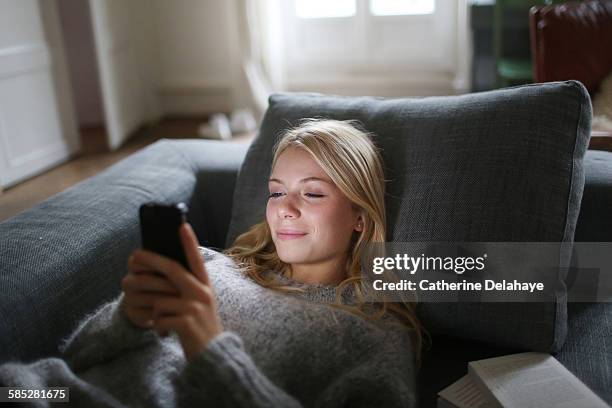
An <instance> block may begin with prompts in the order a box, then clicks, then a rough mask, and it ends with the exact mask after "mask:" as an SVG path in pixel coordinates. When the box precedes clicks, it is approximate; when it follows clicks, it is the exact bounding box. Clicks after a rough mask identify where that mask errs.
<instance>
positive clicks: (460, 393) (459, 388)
mask: <svg viewBox="0 0 612 408" xmlns="http://www.w3.org/2000/svg"><path fill="white" fill-rule="evenodd" d="M438 396H439V397H440V398H442V399H444V400H446V401H448V402H450V403H451V404H452V406H454V407H457V408H493V407H496V406H497V404H489V403H488V402H487V399H486V398H485V396H484V395H483V394H482V392H480V389H479V388H478V386H477V385H476V384H474V381H472V378H471V377H470V376H469V375H464V376H463V377H461V378H460V379H459V380H458V381H456V382H454V383H453V384H451V385H449V386H448V387H446V388H445V389H443V390H442V391H440V392H439V393H438ZM438 407H439V405H438Z"/></svg>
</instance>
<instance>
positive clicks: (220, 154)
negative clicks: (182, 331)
mask: <svg viewBox="0 0 612 408" xmlns="http://www.w3.org/2000/svg"><path fill="white" fill-rule="evenodd" d="M247 148H248V146H246V145H242V144H235V143H227V142H220V141H207V140H166V139H163V140H160V141H158V142H156V143H154V144H152V145H150V146H148V147H146V148H144V149H142V150H140V151H138V152H136V153H134V154H132V155H131V156H129V157H127V158H125V159H123V160H122V161H120V162H118V163H116V164H115V165H113V166H111V167H110V168H108V169H106V170H104V171H103V172H101V173H99V174H97V175H95V176H93V177H90V178H88V179H86V180H84V181H82V182H80V183H78V184H77V185H75V186H72V187H71V188H69V189H67V190H66V191H63V192H61V193H59V194H56V195H55V196H53V197H51V198H49V199H48V200H46V201H44V202H42V203H40V204H38V205H36V206H34V207H32V208H30V209H29V210H26V211H24V212H22V213H20V214H18V215H17V216H16V217H14V218H12V219H9V220H7V221H5V222H3V223H0V291H1V293H2V296H0V363H2V362H5V361H8V360H18V361H28V360H33V359H36V358H40V357H43V356H53V355H59V351H58V346H59V344H60V343H61V340H62V339H63V338H65V337H67V336H68V335H69V334H70V332H71V331H72V330H73V329H74V328H75V327H76V324H77V322H78V321H79V320H80V319H81V318H83V316H85V315H86V314H88V313H90V312H92V311H94V310H95V309H96V308H97V307H98V306H100V305H101V304H102V303H104V302H106V301H109V300H111V299H113V298H114V297H116V296H117V295H118V294H119V293H120V291H121V289H120V288H121V287H120V283H121V278H122V277H123V276H125V274H126V272H127V258H128V256H129V254H130V253H131V252H132V251H133V250H134V249H135V248H137V247H139V246H140V231H139V220H138V208H139V207H140V205H141V204H142V203H144V202H147V201H161V202H178V201H183V202H186V203H188V205H190V208H191V211H190V217H189V221H190V222H191V223H192V224H193V225H194V229H195V230H196V232H199V238H200V241H201V244H202V245H212V246H219V243H222V242H224V239H225V236H224V234H225V230H226V229H227V224H228V223H229V212H230V211H231V205H230V203H231V197H232V195H233V189H234V181H235V179H236V175H237V173H238V169H239V167H240V163H241V162H242V158H243V157H244V154H245V153H246V150H247ZM41 339H44V341H41Z"/></svg>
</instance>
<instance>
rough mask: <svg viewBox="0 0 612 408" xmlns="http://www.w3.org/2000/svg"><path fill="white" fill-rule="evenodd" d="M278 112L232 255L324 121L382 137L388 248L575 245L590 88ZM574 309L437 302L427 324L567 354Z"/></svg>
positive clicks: (245, 174) (263, 134)
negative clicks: (290, 153) (294, 156)
mask: <svg viewBox="0 0 612 408" xmlns="http://www.w3.org/2000/svg"><path fill="white" fill-rule="evenodd" d="M269 102H270V103H269V108H268V110H267V112H266V114H265V117H264V119H263V122H262V125H261V129H260V133H259V135H258V136H257V138H256V139H255V141H254V142H253V144H252V145H251V147H250V149H249V151H248V152H247V156H246V158H245V161H244V163H243V165H242V168H241V171H240V174H239V177H238V181H237V185H236V191H235V193H234V207H233V211H232V220H231V224H230V229H229V234H228V240H227V244H228V245H229V244H231V242H233V240H234V239H235V238H236V236H237V235H238V234H240V233H242V232H244V231H246V230H247V229H248V228H249V227H250V226H251V225H253V224H255V223H257V222H259V221H261V220H262V219H263V218H264V214H265V206H266V200H267V175H268V174H269V173H270V164H271V160H272V149H273V146H274V144H275V142H276V141H277V139H278V138H279V137H280V136H281V135H282V134H283V131H284V130H285V129H287V128H288V127H290V126H295V125H297V124H298V121H299V120H300V119H303V118H314V117H326V118H332V119H341V120H345V119H357V120H360V121H361V122H362V123H363V124H364V125H365V127H366V129H367V130H369V131H371V132H373V133H375V134H376V138H375V143H376V144H377V145H378V147H379V148H381V150H382V155H383V159H384V162H385V166H386V169H385V172H386V179H387V180H390V181H389V182H388V184H387V196H386V204H387V212H388V213H387V216H388V226H387V227H388V235H387V240H388V241H395V242H402V241H451V242H453V241H456V242H461V241H464V242H470V241H473V242H493V241H498V242H509V241H515V242H572V240H573V237H574V230H575V226H576V219H577V217H578V212H579V208H580V199H581V195H582V190H583V185H584V173H583V163H582V161H583V156H584V154H585V151H586V148H587V144H588V139H589V130H590V118H591V105H590V99H589V97H588V94H587V92H586V90H585V88H584V87H583V86H582V84H580V83H579V82H576V81H566V82H556V83H547V84H533V85H527V86H520V87H514V88H508V89H502V90H495V91H490V92H483V93H475V94H468V95H461V96H445V97H428V98H400V99H384V98H374V97H341V96H325V95H320V94H301V93H298V94H276V95H273V96H272V97H271V98H270V101H269ZM568 257H569V253H564V254H562V257H561V259H560V263H561V264H562V266H563V265H567V262H568V259H567V258H568ZM566 306H567V304H566V299H565V297H564V293H558V294H557V300H556V302H549V303H529V304H523V303H504V304H500V303H496V304H490V303H489V304H471V303H438V304H435V303H425V304H422V305H421V307H420V309H419V315H420V317H421V319H422V320H423V322H424V324H425V326H426V327H427V328H428V329H429V330H430V331H432V332H434V333H446V334H449V335H454V336H460V337H464V338H467V339H475V340H482V341H486V342H490V343H494V344H498V345H502V346H507V347H517V348H525V349H531V350H541V351H555V350H558V349H559V347H560V346H561V345H562V343H563V341H564V338H565V335H566V331H567V312H566V310H567V308H566ZM526 316H529V318H525V317H526Z"/></svg>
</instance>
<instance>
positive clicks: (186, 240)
mask: <svg viewBox="0 0 612 408" xmlns="http://www.w3.org/2000/svg"><path fill="white" fill-rule="evenodd" d="M179 235H180V236H181V243H182V244H183V250H184V251H185V256H186V257H187V262H188V264H189V269H191V272H192V273H193V274H194V275H195V277H196V278H198V280H199V281H200V282H202V283H203V284H205V285H210V280H209V279H208V273H207V272H206V267H205V266H204V259H202V255H200V250H199V249H198V246H199V243H198V237H197V236H196V234H195V232H194V231H193V228H191V225H190V224H189V223H187V222H185V223H183V224H182V225H181V227H180V229H179Z"/></svg>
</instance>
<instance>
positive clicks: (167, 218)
mask: <svg viewBox="0 0 612 408" xmlns="http://www.w3.org/2000/svg"><path fill="white" fill-rule="evenodd" d="M187 211H188V209H187V205H185V204H184V203H178V204H160V203H153V202H152V203H145V204H143V205H141V206H140V211H139V212H140V234H141V238H142V247H143V248H144V249H146V250H149V251H152V252H156V253H158V254H160V255H164V256H166V257H168V258H171V259H174V260H175V261H178V262H180V263H181V264H182V265H183V266H184V267H185V269H187V270H189V265H188V263H187V257H186V256H185V251H184V249H183V245H182V244H181V239H180V236H179V227H180V226H181V224H182V223H184V222H186V220H187Z"/></svg>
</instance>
